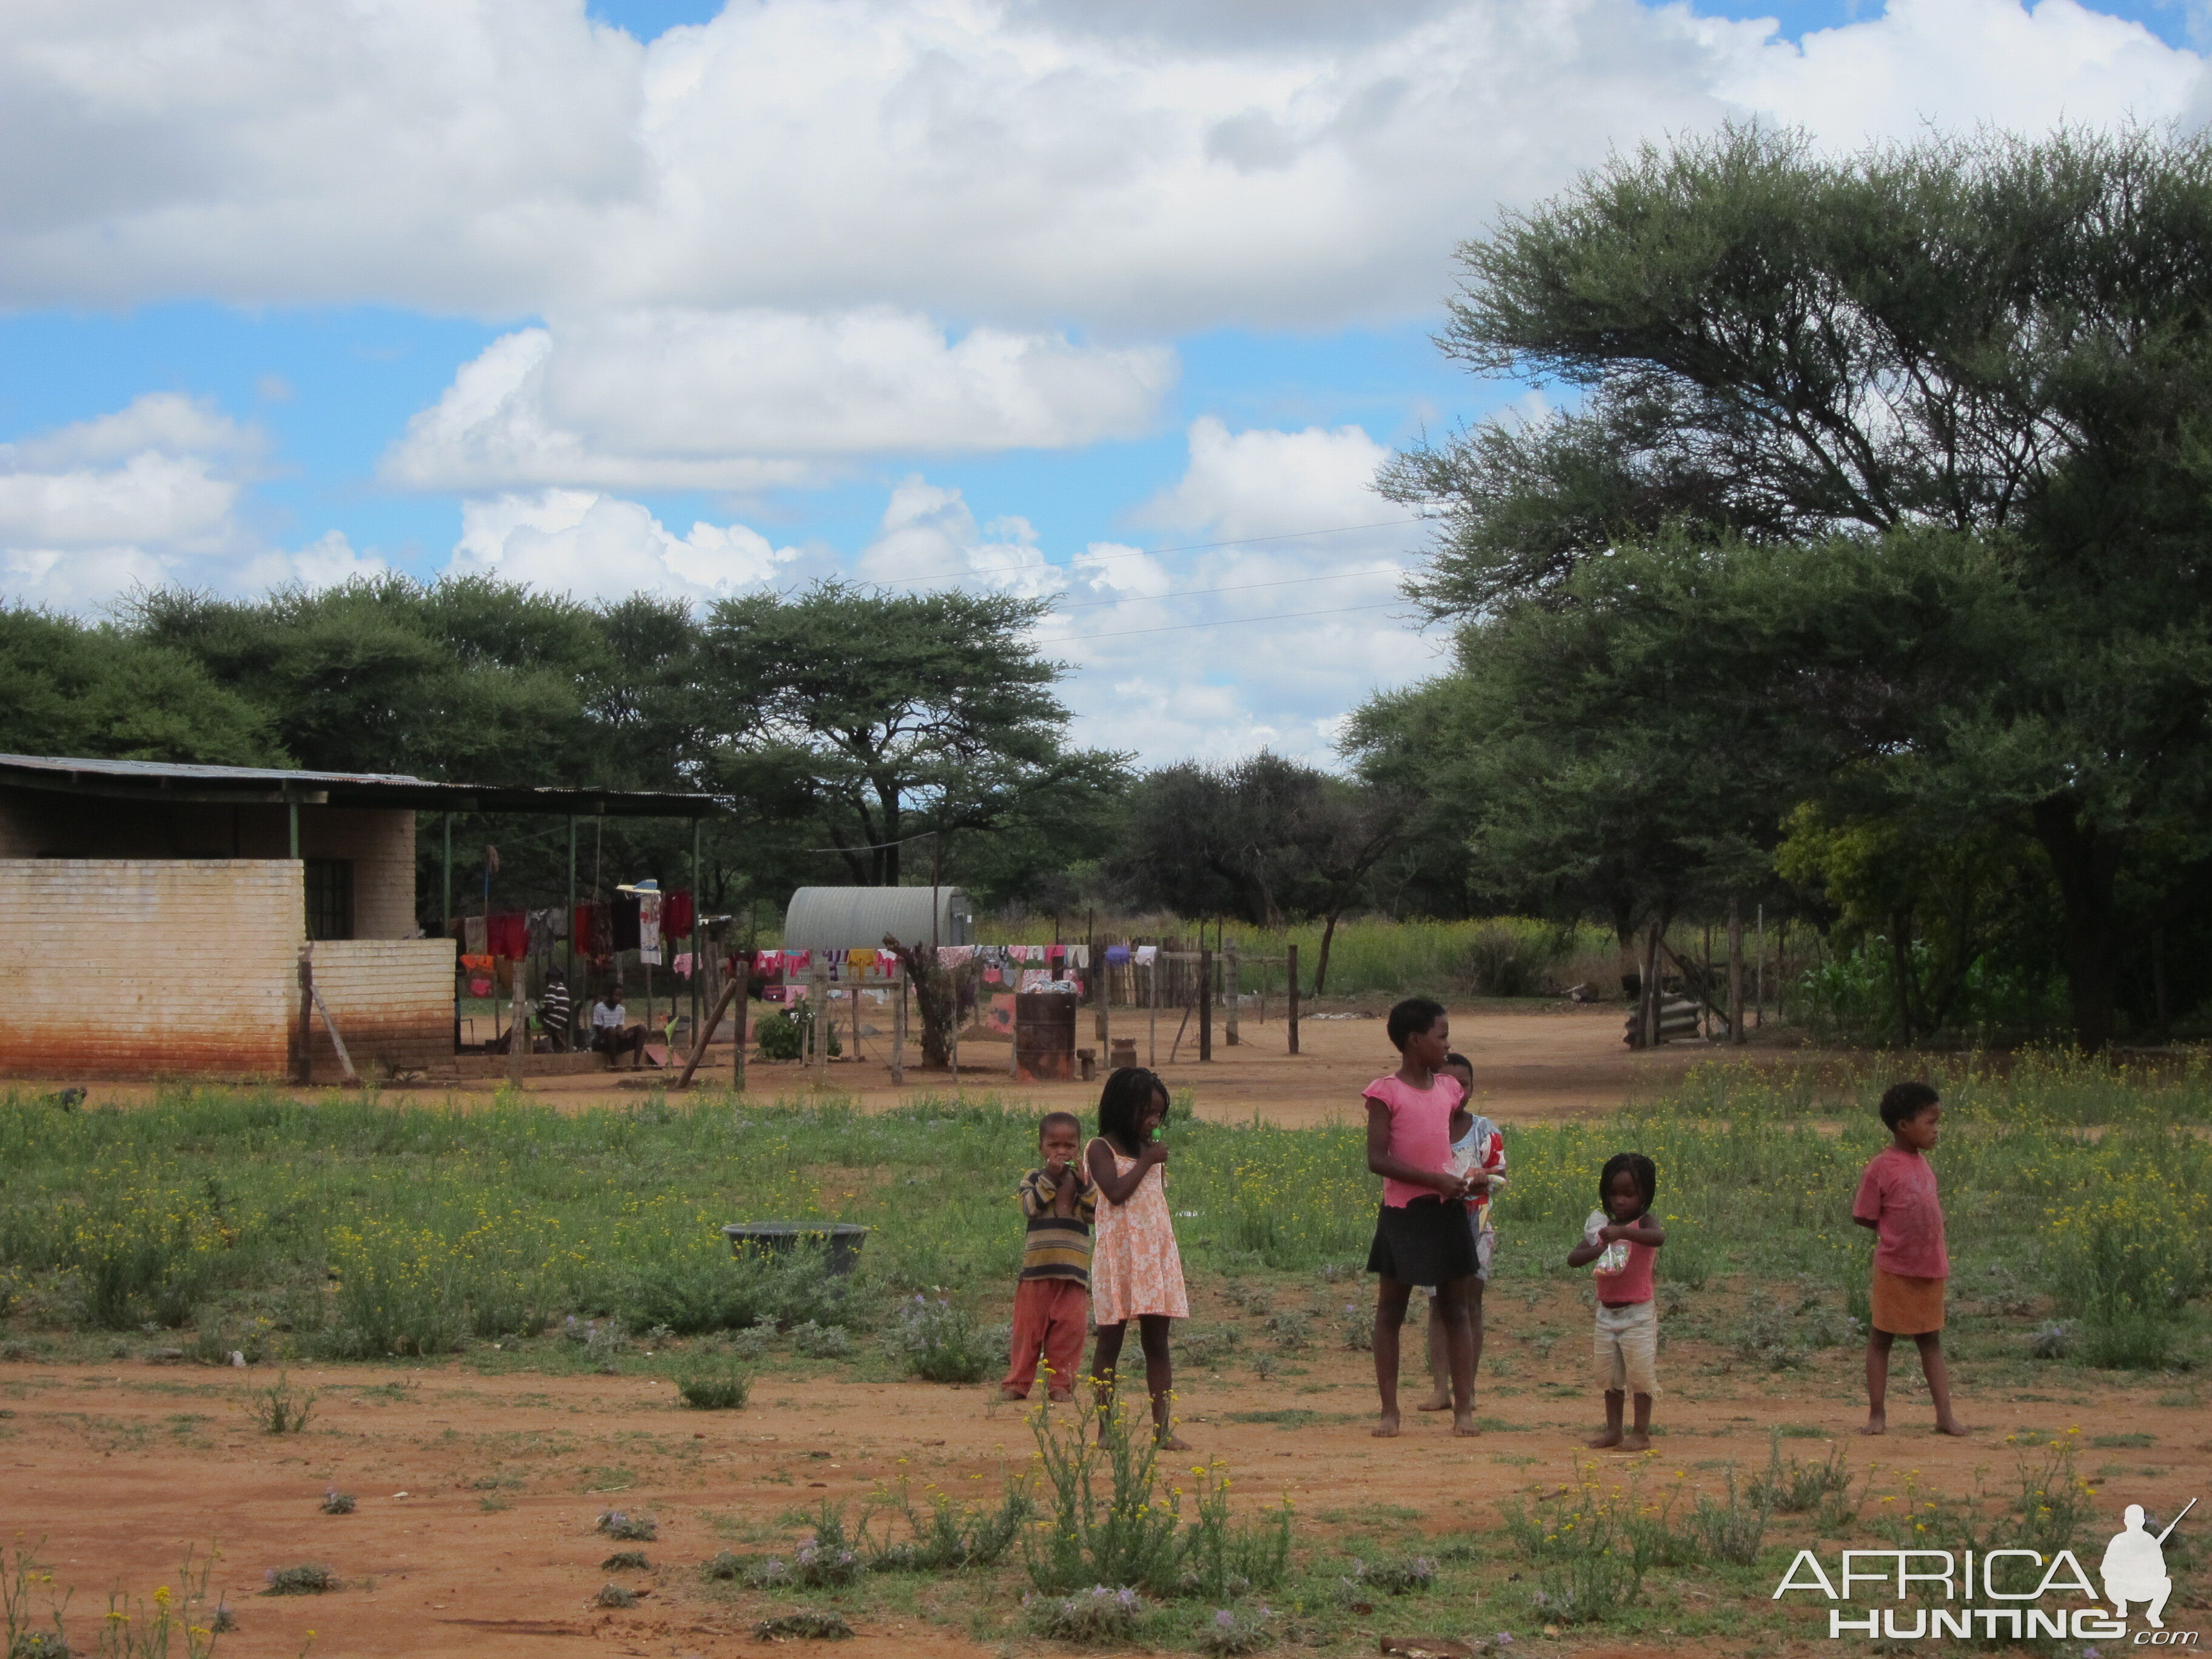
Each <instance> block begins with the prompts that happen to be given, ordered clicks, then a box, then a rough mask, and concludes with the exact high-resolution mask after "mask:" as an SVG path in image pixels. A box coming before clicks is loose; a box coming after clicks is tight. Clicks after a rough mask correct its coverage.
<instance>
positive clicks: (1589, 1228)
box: [1567, 1152, 1667, 1451]
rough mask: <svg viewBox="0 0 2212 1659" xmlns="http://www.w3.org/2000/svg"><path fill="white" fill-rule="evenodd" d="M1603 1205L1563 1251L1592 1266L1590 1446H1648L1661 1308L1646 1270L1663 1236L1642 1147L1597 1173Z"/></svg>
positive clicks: (1654, 1177) (1652, 1173) (1654, 1173)
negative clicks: (1594, 1419) (1599, 1422)
mask: <svg viewBox="0 0 2212 1659" xmlns="http://www.w3.org/2000/svg"><path fill="white" fill-rule="evenodd" d="M1597 1194H1598V1200H1599V1202H1600V1203H1601V1205H1602V1206H1603V1208H1602V1209H1601V1210H1600V1211H1599V1212H1595V1213H1593V1214H1592V1215H1591V1217H1590V1218H1589V1222H1588V1223H1586V1224H1585V1225H1584V1226H1583V1242H1582V1243H1579V1244H1577V1245H1576V1246H1575V1248H1574V1249H1571V1250H1569V1251H1568V1252H1567V1266H1569V1267H1589V1266H1590V1264H1591V1263H1595V1264H1596V1265H1595V1267H1590V1273H1591V1275H1592V1277H1593V1278H1594V1279H1595V1281H1596V1290H1597V1334H1596V1337H1595V1359H1596V1362H1597V1385H1598V1387H1599V1388H1601V1389H1603V1390H1604V1391H1605V1432H1604V1433H1603V1434H1601V1435H1600V1436H1598V1437H1597V1438H1596V1439H1595V1440H1593V1441H1591V1442H1590V1445H1591V1447H1592V1448H1593V1449H1596V1450H1599V1451H1603V1450H1605V1449H1607V1448H1608V1447H1613V1446H1619V1447H1620V1449H1622V1450H1624V1451H1645V1450H1648V1449H1650V1445H1651V1397H1652V1396H1653V1395H1656V1394H1657V1393H1658V1392H1659V1310H1658V1309H1657V1307H1656V1306H1655V1305H1654V1304H1653V1303H1652V1300H1651V1269H1652V1267H1653V1265H1654V1263H1655V1262H1656V1260H1657V1258H1658V1255H1659V1247H1660V1246H1661V1245H1662V1244H1664V1243H1666V1242H1667V1234H1666V1231H1665V1230H1664V1229H1662V1227H1661V1226H1660V1225H1659V1224H1658V1223H1657V1222H1656V1221H1654V1220H1653V1219H1652V1218H1651V1206H1652V1203H1653V1202H1654V1200H1656V1199H1657V1197H1658V1195H1659V1171H1658V1169H1657V1168H1656V1166H1655V1165H1654V1164H1652V1162H1651V1160H1650V1158H1646V1157H1644V1154H1643V1153H1641V1152H1615V1153H1614V1154H1613V1156H1612V1157H1611V1158H1607V1159H1606V1161H1605V1168H1604V1170H1602V1171H1601V1172H1600V1174H1599V1176H1598V1178H1597ZM1629 1395H1635V1396H1636V1426H1635V1427H1634V1428H1632V1429H1631V1430H1629V1431H1627V1432H1626V1433H1625V1434H1624V1433H1623V1432H1622V1424H1623V1421H1624V1419H1625V1417H1626V1412H1625V1409H1624V1408H1625V1407H1626V1406H1627V1404H1628V1396H1629Z"/></svg>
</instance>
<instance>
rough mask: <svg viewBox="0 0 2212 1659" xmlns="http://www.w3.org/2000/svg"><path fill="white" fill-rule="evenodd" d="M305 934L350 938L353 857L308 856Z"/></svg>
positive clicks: (351, 935) (351, 930)
mask: <svg viewBox="0 0 2212 1659" xmlns="http://www.w3.org/2000/svg"><path fill="white" fill-rule="evenodd" d="M307 937H308V938H309V939H351V938H352V937H353V860H351V859H309V860H307Z"/></svg>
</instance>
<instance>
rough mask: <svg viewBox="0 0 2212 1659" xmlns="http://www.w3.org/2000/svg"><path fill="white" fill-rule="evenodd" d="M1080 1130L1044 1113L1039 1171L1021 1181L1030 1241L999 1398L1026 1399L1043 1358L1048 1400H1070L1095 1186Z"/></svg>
mask: <svg viewBox="0 0 2212 1659" xmlns="http://www.w3.org/2000/svg"><path fill="white" fill-rule="evenodd" d="M1082 1140H1083V1125H1082V1123H1081V1122H1080V1121H1078V1119H1077V1118H1076V1116H1075V1114H1074V1113H1073V1112H1048V1113H1046V1114H1045V1116H1044V1121H1042V1122H1041V1123H1039V1124H1038V1125H1037V1150H1038V1152H1041V1153H1042V1154H1043V1156H1044V1167H1043V1168H1042V1169H1041V1170H1030V1172H1029V1173H1028V1174H1027V1175H1025V1176H1023V1177H1022V1182H1021V1185H1020V1187H1019V1188H1017V1189H1016V1190H1017V1192H1018V1194H1019V1196H1020V1199H1021V1205H1022V1214H1023V1215H1024V1217H1026V1218H1028V1222H1029V1237H1028V1238H1027V1240H1026V1241H1025V1242H1024V1245H1023V1248H1022V1273H1021V1279H1020V1281H1019V1283H1018V1284H1017V1285H1015V1287H1014V1340H1013V1356H1012V1364H1011V1366H1010V1367H1009V1368H1008V1370H1007V1371H1006V1383H1005V1386H1003V1387H1002V1388H1001V1389H1000V1390H999V1397H1000V1399H1002V1400H1026V1399H1028V1398H1029V1397H1030V1383H1033V1382H1035V1381H1036V1370H1037V1360H1038V1358H1040V1356H1042V1358H1043V1360H1044V1364H1045V1371H1046V1383H1045V1389H1046V1393H1047V1395H1048V1397H1049V1398H1050V1399H1052V1400H1054V1401H1061V1402H1064V1401H1071V1400H1073V1399H1074V1398H1075V1378H1076V1374H1077V1371H1078V1370H1079V1368H1080V1366H1081V1365H1082V1364H1083V1338H1084V1334H1085V1331H1086V1330H1087V1329H1088V1328H1089V1327H1090V1324H1091V1221H1092V1219H1093V1218H1095V1217H1096V1216H1097V1212H1098V1188H1097V1185H1096V1184H1095V1183H1094V1182H1092V1181H1091V1177H1090V1176H1088V1175H1086V1174H1085V1173H1084V1170H1083V1164H1082V1161H1081V1158H1080V1156H1079V1154H1080V1153H1081V1152H1082Z"/></svg>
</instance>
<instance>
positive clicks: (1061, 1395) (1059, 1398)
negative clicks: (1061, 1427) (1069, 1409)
mask: <svg viewBox="0 0 2212 1659" xmlns="http://www.w3.org/2000/svg"><path fill="white" fill-rule="evenodd" d="M1022 1398H1023V1399H1024V1400H1026V1399H1028V1398H1029V1396H1028V1395H1023V1396H1022ZM1045 1398H1046V1399H1048V1400H1049V1401H1052V1403H1053V1404H1054V1405H1055V1406H1073V1404H1074V1403H1075V1390H1074V1389H1051V1390H1049V1391H1048V1393H1047V1394H1046V1395H1045Z"/></svg>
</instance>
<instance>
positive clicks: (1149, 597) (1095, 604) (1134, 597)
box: [1052, 564, 1400, 616]
mask: <svg viewBox="0 0 2212 1659" xmlns="http://www.w3.org/2000/svg"><path fill="white" fill-rule="evenodd" d="M1397 574H1400V571H1399V568H1398V567H1397V566H1396V565H1395V564H1378V565H1376V566H1375V567H1374V568H1372V569H1369V570H1339V571H1334V572H1332V573H1330V574H1327V575H1322V576H1285V577H1283V578H1282V579H1281V580H1279V581H1271V582H1237V583H1233V584H1231V586H1226V587H1182V588H1176V589H1175V590H1174V591H1172V592H1166V593H1124V594H1123V595H1121V598H1119V599H1085V601H1084V602H1083V603H1082V604H1080V605H1060V604H1057V603H1055V604H1054V606H1053V609H1052V614H1053V615H1054V616H1059V615H1060V613H1061V612H1063V611H1096V610H1097V609H1099V608H1100V607H1101V606H1102V605H1142V604H1146V603H1149V602H1154V601H1158V600H1160V599H1193V598H1195V597H1196V596H1197V595H1199V594H1201V593H1249V592H1251V591H1252V590H1253V589H1254V588H1255V587H1295V586H1298V585H1299V584H1300V583H1303V582H1341V581H1349V580H1352V578H1353V577H1354V576H1395V575H1397Z"/></svg>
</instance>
